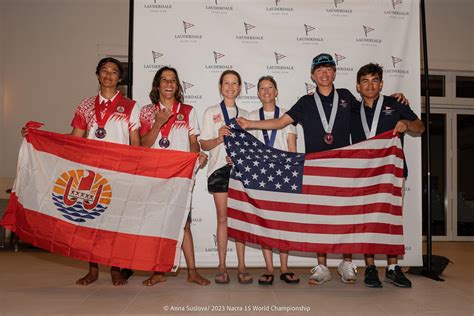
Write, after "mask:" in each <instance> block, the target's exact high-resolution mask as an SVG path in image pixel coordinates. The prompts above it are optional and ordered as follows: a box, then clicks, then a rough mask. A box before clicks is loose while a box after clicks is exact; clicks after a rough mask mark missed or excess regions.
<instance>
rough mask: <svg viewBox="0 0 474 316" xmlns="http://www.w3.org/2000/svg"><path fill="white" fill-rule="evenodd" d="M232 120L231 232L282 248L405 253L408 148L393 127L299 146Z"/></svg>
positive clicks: (239, 237)
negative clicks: (266, 138) (305, 148)
mask: <svg viewBox="0 0 474 316" xmlns="http://www.w3.org/2000/svg"><path fill="white" fill-rule="evenodd" d="M230 127H231V135H230V136H228V137H226V149H227V153H228V155H229V156H230V157H231V159H232V161H233V167H232V172H231V178H230V182H229V195H228V210H227V212H228V213H227V215H228V234H229V237H231V238H235V239H237V240H241V241H246V242H250V243H255V244H260V245H264V246H267V247H271V248H275V249H280V250H294V251H303V252H322V253H368V254H394V255H395V254H397V255H400V254H404V245H403V221H402V183H403V150H402V147H401V143H400V138H399V137H398V136H393V135H392V134H393V132H392V131H390V132H387V133H384V134H380V135H378V136H376V137H375V138H372V139H369V140H367V141H364V142H361V143H358V144H355V145H351V146H347V147H344V148H340V149H334V150H330V151H326V152H321V153H311V154H301V153H290V152H285V151H281V150H277V149H274V148H272V147H269V146H266V145H265V144H263V143H261V142H260V141H259V140H258V139H256V138H255V137H253V136H252V135H250V134H249V133H247V132H246V131H244V130H242V129H241V128H240V127H239V126H238V124H237V123H236V122H235V121H232V122H231V124H230Z"/></svg>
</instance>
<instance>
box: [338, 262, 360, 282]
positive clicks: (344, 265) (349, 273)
mask: <svg viewBox="0 0 474 316" xmlns="http://www.w3.org/2000/svg"><path fill="white" fill-rule="evenodd" d="M337 273H338V274H339V275H340V276H341V281H342V282H344V283H355V281H356V280H357V267H356V265H355V264H354V263H352V261H342V262H341V264H340V265H339V266H338V267H337Z"/></svg>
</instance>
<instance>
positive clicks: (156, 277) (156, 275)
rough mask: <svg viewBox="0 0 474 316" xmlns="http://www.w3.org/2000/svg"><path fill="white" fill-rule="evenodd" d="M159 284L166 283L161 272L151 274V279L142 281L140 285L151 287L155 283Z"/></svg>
mask: <svg viewBox="0 0 474 316" xmlns="http://www.w3.org/2000/svg"><path fill="white" fill-rule="evenodd" d="M159 282H166V277H165V274H164V273H163V272H155V273H153V274H152V275H151V277H149V278H148V279H146V280H145V281H143V282H142V284H143V285H145V286H152V285H155V284H156V283H159Z"/></svg>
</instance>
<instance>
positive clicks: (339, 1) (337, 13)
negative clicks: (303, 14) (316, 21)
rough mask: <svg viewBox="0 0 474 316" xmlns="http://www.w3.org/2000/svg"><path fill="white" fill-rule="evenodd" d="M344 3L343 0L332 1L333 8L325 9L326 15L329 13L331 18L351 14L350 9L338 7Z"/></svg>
mask: <svg viewBox="0 0 474 316" xmlns="http://www.w3.org/2000/svg"><path fill="white" fill-rule="evenodd" d="M343 3H344V0H334V8H327V9H326V13H330V14H331V15H333V16H347V14H351V13H352V9H344V8H341V7H340V5H341V4H343Z"/></svg>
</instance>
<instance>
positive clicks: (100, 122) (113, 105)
mask: <svg viewBox="0 0 474 316" xmlns="http://www.w3.org/2000/svg"><path fill="white" fill-rule="evenodd" d="M120 100H122V95H121V94H120V93H119V94H117V96H116V97H115V99H114V101H112V102H111V103H110V104H109V105H108V106H107V109H106V110H105V113H104V116H103V117H102V116H101V115H100V112H101V109H100V104H99V96H97V97H95V106H94V110H95V119H96V121H97V126H98V128H102V129H103V128H104V126H105V124H107V121H108V120H109V118H110V117H111V116H112V114H114V112H115V111H116V109H117V105H118V103H119V101H120ZM107 102H110V100H109V101H107Z"/></svg>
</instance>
